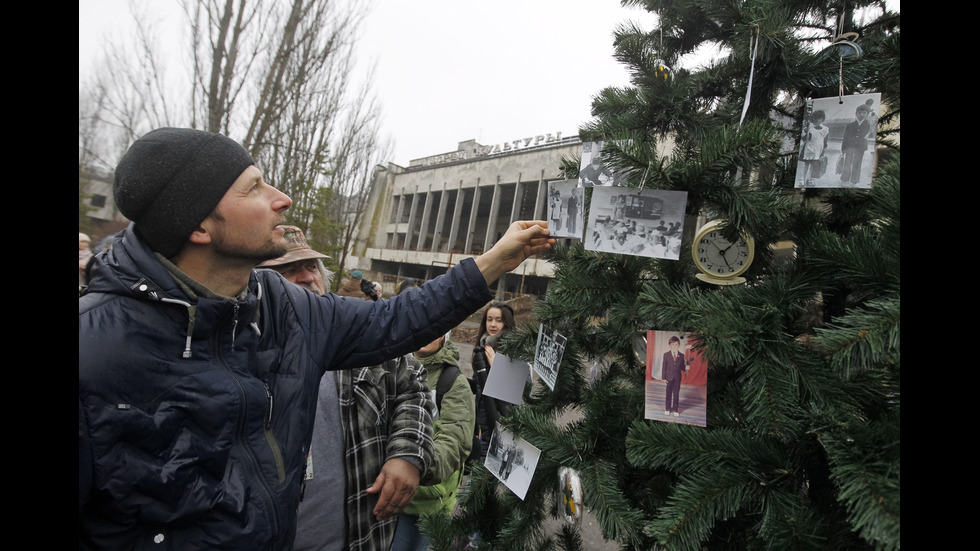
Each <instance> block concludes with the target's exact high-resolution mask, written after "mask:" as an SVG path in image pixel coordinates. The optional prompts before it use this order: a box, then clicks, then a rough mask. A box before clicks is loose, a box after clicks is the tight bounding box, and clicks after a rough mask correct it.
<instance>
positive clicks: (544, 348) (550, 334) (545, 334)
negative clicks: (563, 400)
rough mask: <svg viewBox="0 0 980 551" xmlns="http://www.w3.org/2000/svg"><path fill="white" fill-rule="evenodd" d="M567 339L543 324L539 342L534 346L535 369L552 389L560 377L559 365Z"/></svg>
mask: <svg viewBox="0 0 980 551" xmlns="http://www.w3.org/2000/svg"><path fill="white" fill-rule="evenodd" d="M565 342H567V339H565V337H564V336H563V335H562V334H561V333H559V332H558V331H556V330H554V329H551V328H550V327H545V326H544V324H541V327H540V329H539V330H538V344H537V346H535V348H534V371H535V373H537V374H538V375H539V376H540V377H541V380H542V381H544V384H546V385H548V388H550V389H551V390H554V389H555V380H557V379H558V366H559V365H560V364H561V358H562V356H563V355H564V354H565Z"/></svg>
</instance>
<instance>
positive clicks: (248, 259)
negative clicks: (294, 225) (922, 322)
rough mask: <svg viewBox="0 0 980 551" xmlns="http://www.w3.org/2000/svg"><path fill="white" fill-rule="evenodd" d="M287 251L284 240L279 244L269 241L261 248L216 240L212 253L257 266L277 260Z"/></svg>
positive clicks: (222, 239) (225, 240)
mask: <svg viewBox="0 0 980 551" xmlns="http://www.w3.org/2000/svg"><path fill="white" fill-rule="evenodd" d="M288 251H289V248H288V246H287V245H286V242H285V240H281V241H280V242H276V241H270V242H269V243H267V244H265V245H264V246H261V247H255V246H249V245H247V244H241V243H234V242H231V241H230V240H228V239H224V238H223V236H222V238H219V239H216V240H215V242H214V252H215V254H217V255H220V256H223V257H225V258H227V259H235V260H240V261H242V262H243V263H247V264H250V265H251V266H257V265H259V264H260V263H262V262H265V261H266V260H272V259H273V258H279V257H280V256H282V255H284V254H286V252H288Z"/></svg>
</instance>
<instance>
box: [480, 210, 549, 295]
mask: <svg viewBox="0 0 980 551" xmlns="http://www.w3.org/2000/svg"><path fill="white" fill-rule="evenodd" d="M550 235H551V233H550V232H549V231H548V223H547V222H545V221H544V220H529V221H524V220H520V221H517V222H514V223H513V224H511V225H510V227H509V228H507V233H505V234H504V235H503V237H501V238H500V241H497V243H496V244H495V245H494V246H493V247H491V248H490V250H489V251H487V252H485V253H484V254H482V255H480V256H478V257H476V265H477V267H478V268H479V269H480V272H481V273H482V274H483V278H484V279H486V280H487V285H489V284H491V283H493V282H494V281H496V280H498V279H500V276H502V275H504V274H505V273H507V272H509V271H511V270H513V269H514V268H517V267H518V266H520V265H521V262H524V260H525V259H527V258H529V257H531V256H533V255H535V254H537V253H539V252H541V251H546V250H548V249H550V248H551V246H552V245H554V244H555V243H556V241H555V240H554V239H553V238H551V237H549V236H550Z"/></svg>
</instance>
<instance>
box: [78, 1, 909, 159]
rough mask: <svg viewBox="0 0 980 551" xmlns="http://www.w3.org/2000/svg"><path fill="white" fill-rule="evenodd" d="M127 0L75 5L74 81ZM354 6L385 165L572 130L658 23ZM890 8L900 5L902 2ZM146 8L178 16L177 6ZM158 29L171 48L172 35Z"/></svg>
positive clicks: (486, 4) (614, 16) (622, 13)
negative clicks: (634, 39) (618, 38)
mask: <svg viewBox="0 0 980 551" xmlns="http://www.w3.org/2000/svg"><path fill="white" fill-rule="evenodd" d="M128 1H129V0H79V2H78V46H79V49H78V63H79V77H80V78H81V77H82V75H83V74H84V73H85V72H86V71H87V69H88V67H89V66H90V65H91V63H92V60H93V59H95V58H96V54H97V52H98V44H99V41H100V40H101V37H102V36H103V34H104V33H105V32H115V33H119V32H122V31H123V30H125V29H126V28H127V27H128V26H129V24H130V16H129V11H128V8H127V5H128ZM142 1H146V0H142ZM358 1H364V2H366V1H370V3H371V4H372V6H373V9H372V10H371V14H370V15H369V17H368V20H367V22H366V25H365V28H364V34H363V36H362V37H361V44H360V46H361V52H362V56H361V58H362V59H363V62H364V65H365V67H366V66H367V64H368V62H369V61H371V60H375V61H376V63H377V69H376V73H375V83H376V85H377V90H378V94H379V97H380V100H381V103H382V105H383V109H384V120H385V125H384V128H385V131H386V132H387V134H388V135H389V136H390V137H391V138H392V139H393V141H394V144H395V153H394V155H393V156H392V158H391V159H390V160H391V161H394V162H396V163H398V164H400V165H402V166H408V163H409V161H410V160H411V159H417V158H420V157H426V156H429V155H437V154H439V153H446V152H450V151H455V150H456V146H457V143H458V142H460V141H464V140H468V139H475V140H477V141H478V142H480V143H481V144H484V145H495V144H501V143H504V142H512V141H514V140H517V139H521V138H526V137H533V136H537V135H540V134H547V133H552V134H556V133H558V132H561V133H562V135H563V136H568V135H574V134H576V133H577V132H578V127H579V126H580V125H581V124H582V123H584V122H586V121H588V120H589V118H590V107H591V104H592V97H593V96H594V95H595V94H596V93H597V92H598V91H599V90H601V89H602V88H604V87H606V86H621V85H625V84H628V74H627V72H626V69H625V67H624V66H623V65H621V64H619V63H618V62H616V60H615V59H613V57H612V53H613V47H612V39H613V31H614V30H615V28H616V27H617V25H619V24H621V23H624V22H626V21H630V20H632V21H636V22H638V23H639V24H640V26H641V27H642V28H646V29H649V28H653V26H654V21H655V18H654V16H653V15H651V14H650V13H648V12H646V11H644V10H638V9H634V8H630V9H627V8H623V7H622V6H621V5H620V3H619V0H493V1H486V0H358ZM887 3H888V4H889V5H890V6H891V8H892V9H894V10H900V9H901V8H900V0H888V2H887ZM150 5H151V6H152V7H153V8H154V9H155V10H158V11H159V12H160V13H170V14H171V15H172V17H173V18H179V16H180V9H179V7H178V6H177V2H176V0H152V3H151V4H150ZM174 20H176V19H174ZM163 34H164V35H166V36H172V37H173V40H174V46H173V48H172V49H174V50H178V49H179V47H178V44H179V42H178V41H179V40H181V36H182V34H181V32H180V31H179V30H177V29H175V30H174V31H173V32H169V33H163ZM711 54H712V53H711V52H709V53H708V55H711ZM172 70H174V71H176V70H178V68H176V67H174V68H172Z"/></svg>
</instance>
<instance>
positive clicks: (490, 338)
mask: <svg viewBox="0 0 980 551" xmlns="http://www.w3.org/2000/svg"><path fill="white" fill-rule="evenodd" d="M514 326H515V323H514V309H513V308H511V307H510V305H508V304H507V303H506V302H500V301H493V302H491V303H490V306H489V307H488V308H487V311H486V312H485V313H484V314H483V319H482V320H481V321H480V332H479V336H478V337H477V342H476V346H474V347H473V376H474V378H476V380H477V381H479V383H480V388H481V389H484V388H486V386H487V376H488V375H489V373H490V366H491V365H492V364H493V359H494V357H495V356H496V354H497V351H496V347H497V343H498V342H499V341H500V339H501V338H502V337H503V336H504V335H506V334H507V333H508V332H510V331H511V330H513V329H514ZM481 400H482V405H483V407H482V408H477V409H478V411H477V419H476V424H477V426H478V427H480V443H481V444H482V449H481V450H480V459H481V460H482V459H483V458H484V457H486V455H487V449H488V447H489V445H490V436H491V435H493V429H494V426H495V425H496V423H497V420H498V419H500V417H501V416H503V415H506V414H507V406H508V404H507V402H504V401H503V400H497V399H496V398H491V397H490V396H486V395H483V396H481Z"/></svg>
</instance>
